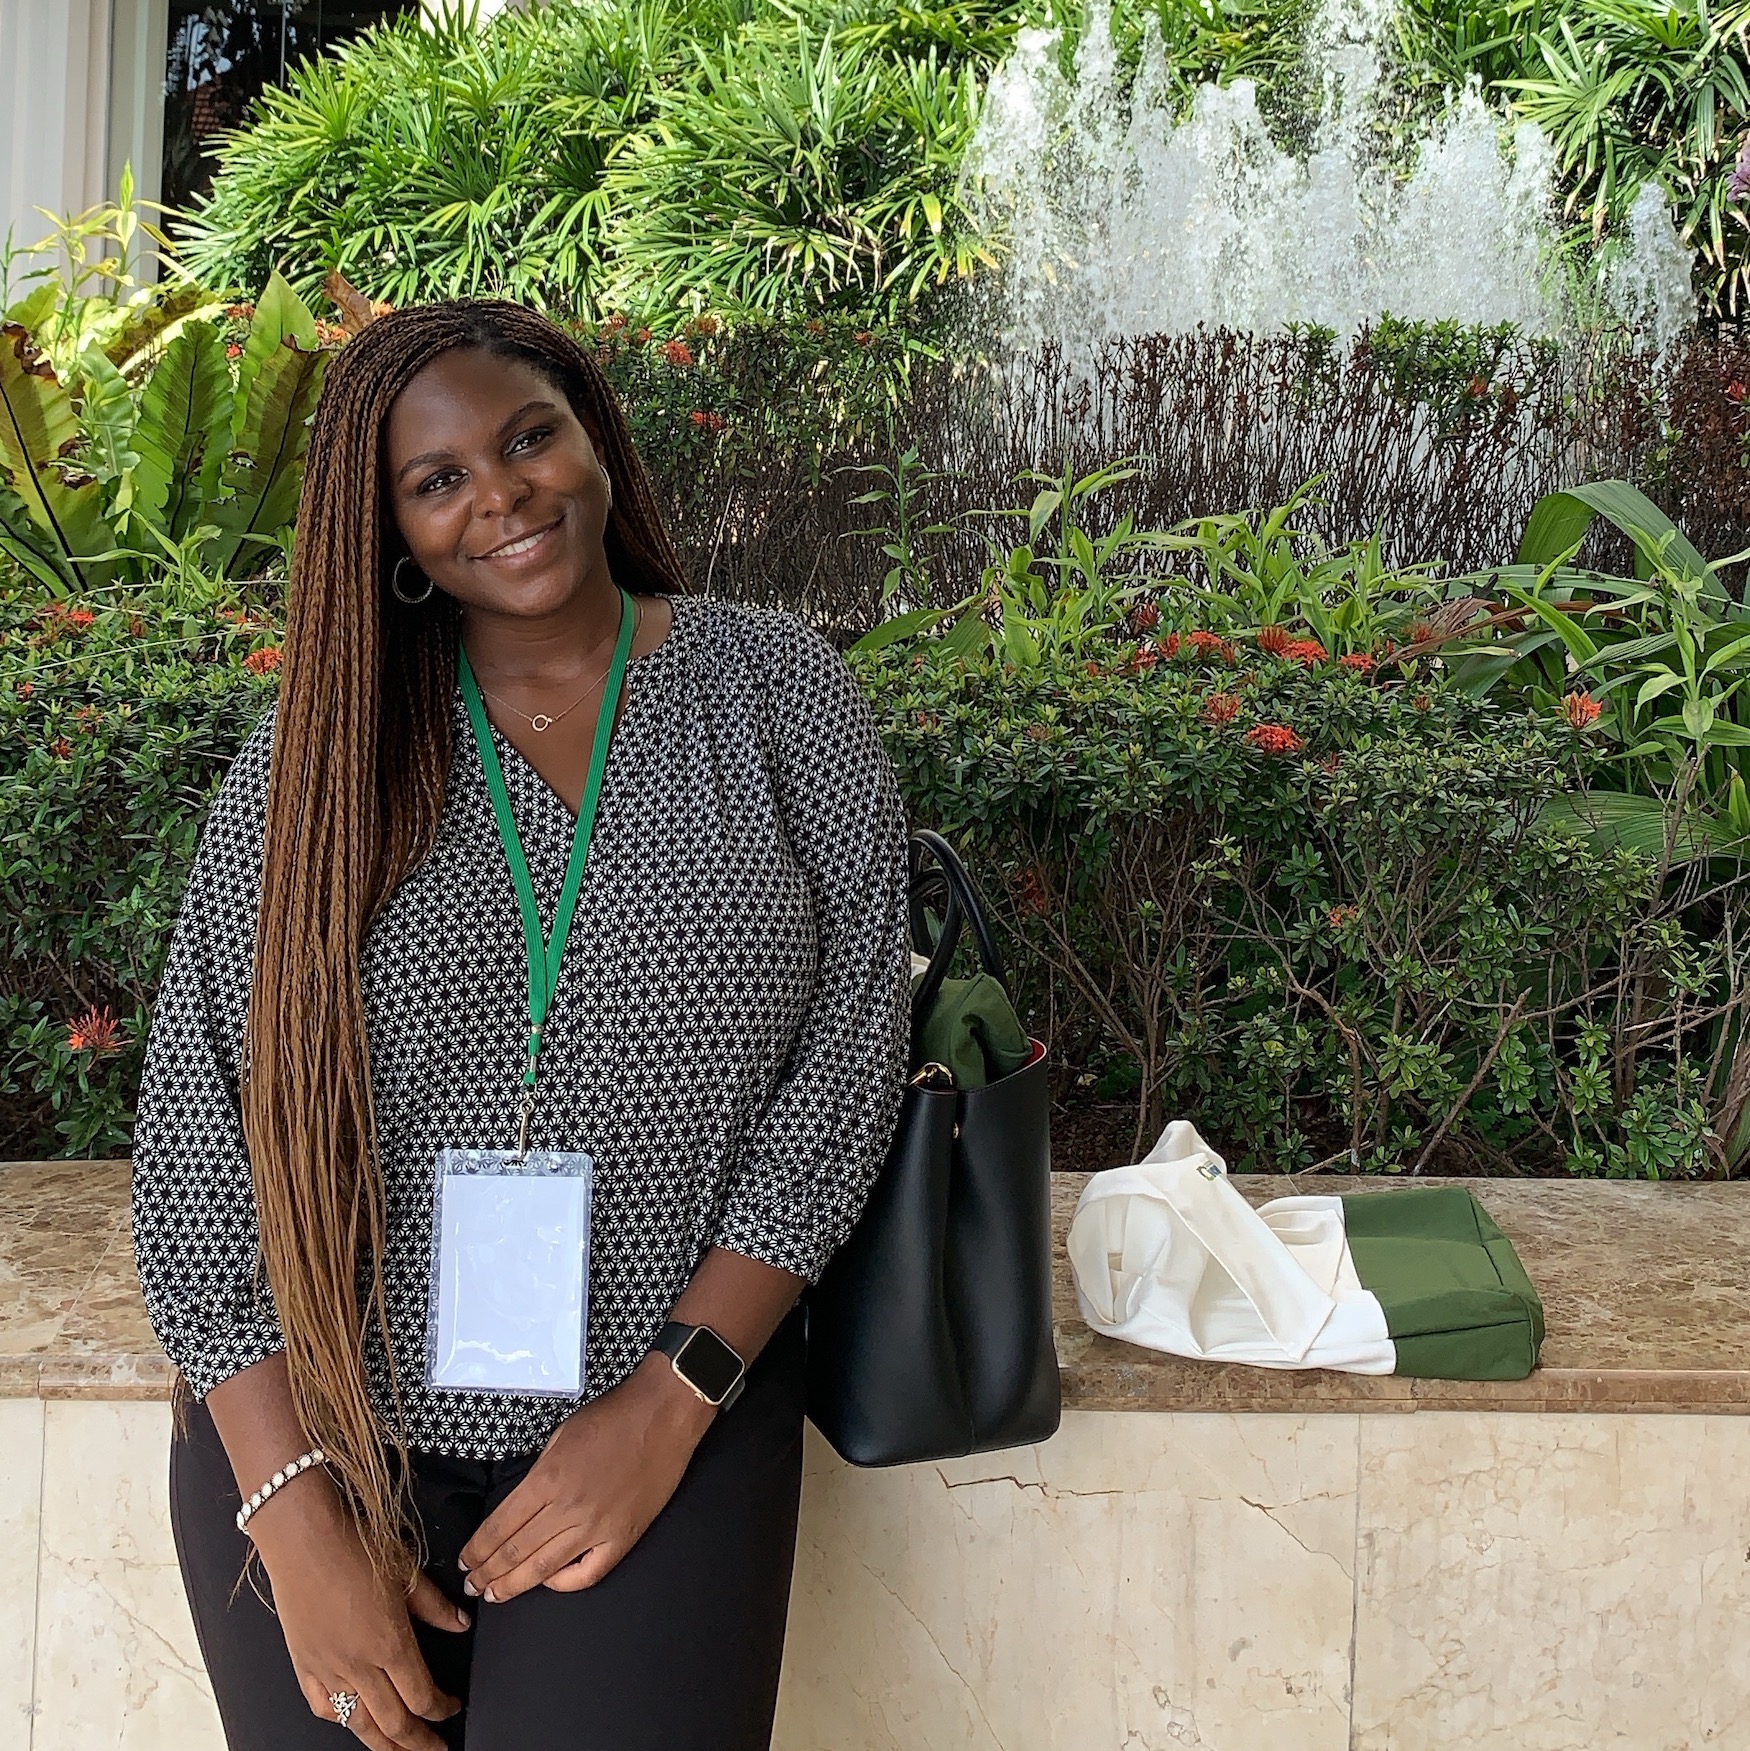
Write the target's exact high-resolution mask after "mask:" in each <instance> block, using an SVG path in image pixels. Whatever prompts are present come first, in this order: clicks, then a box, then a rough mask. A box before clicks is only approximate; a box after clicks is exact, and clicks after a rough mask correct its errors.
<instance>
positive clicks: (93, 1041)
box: [67, 1003, 121, 1052]
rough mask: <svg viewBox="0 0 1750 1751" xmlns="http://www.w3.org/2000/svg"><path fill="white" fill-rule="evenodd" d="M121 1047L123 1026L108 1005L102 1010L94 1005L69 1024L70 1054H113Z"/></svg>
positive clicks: (68, 1040) (68, 1041) (68, 1044)
mask: <svg viewBox="0 0 1750 1751" xmlns="http://www.w3.org/2000/svg"><path fill="white" fill-rule="evenodd" d="M120 1045H121V1025H120V1023H119V1022H118V1021H117V1020H116V1018H115V1016H114V1015H113V1014H112V1013H111V1012H110V1008H109V1005H108V1004H107V1003H106V1004H105V1005H104V1006H103V1008H102V1009H99V1008H98V1007H97V1006H96V1005H95V1004H93V1005H92V1006H91V1007H90V1008H89V1009H87V1010H86V1011H85V1013H84V1014H83V1015H81V1016H78V1017H76V1018H75V1019H74V1020H73V1021H70V1022H69V1023H68V1024H67V1049H68V1051H70V1052H113V1051H115V1050H116V1048H117V1047H118V1046H120Z"/></svg>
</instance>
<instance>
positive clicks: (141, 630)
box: [128, 614, 146, 638]
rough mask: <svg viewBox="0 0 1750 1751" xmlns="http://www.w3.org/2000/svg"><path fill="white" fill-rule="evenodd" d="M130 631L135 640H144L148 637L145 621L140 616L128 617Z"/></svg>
mask: <svg viewBox="0 0 1750 1751" xmlns="http://www.w3.org/2000/svg"><path fill="white" fill-rule="evenodd" d="M128 631H129V633H130V634H131V635H132V636H133V637H135V638H144V637H145V636H146V623H145V621H144V620H142V619H141V618H140V616H139V615H138V614H130V615H129V616H128Z"/></svg>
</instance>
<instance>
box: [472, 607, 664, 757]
mask: <svg viewBox="0 0 1750 1751" xmlns="http://www.w3.org/2000/svg"><path fill="white" fill-rule="evenodd" d="M643 621H644V604H643V603H642V602H641V601H640V600H639V599H638V598H637V597H636V596H634V597H633V598H632V638H633V641H634V642H636V641H637V638H638V629H639V627H640V626H641V625H642V624H643ZM615 630H616V631H618V628H616V629H615ZM607 642H608V641H607V639H606V638H599V639H597V640H596V642H595V643H594V644H593V645H591V646H590V649H589V654H590V655H591V656H592V657H593V656H594V655H595V653H596V652H597V651H599V650H600V649H601V648H602V646H603V645H605V644H606V643H607ZM612 667H613V665H612V664H611V663H610V664H609V665H608V668H612ZM607 678H608V669H603V670H602V672H601V673H600V674H599V675H597V676H596V678H595V679H594V680H593V681H592V682H590V684H589V685H588V686H587V687H586V688H585V689H584V690H583V692H581V693H580V694H579V695H578V696H577V697H576V698H575V699H574V700H572V702H571V703H570V704H569V705H568V706H566V708H565V710H564V711H562V712H559V713H558V714H557V715H555V714H553V713H549V712H545V711H538V712H536V713H535V715H534V716H533V717H530V716H529V714H528V713H527V712H526V711H522V710H519V709H518V707H516V706H514V705H512V704H511V702H510V701H509V700H508V699H505V698H504V697H503V696H502V695H500V694H497V693H494V692H492V691H491V690H490V689H489V688H486V687H481V688H480V691H481V692H482V693H484V694H485V695H486V697H487V698H488V699H495V700H497V701H498V703H499V704H500V705H502V706H503V707H504V708H505V710H506V711H514V712H516V714H517V716H518V717H520V718H521V719H522V720H523V721H524V722H525V723H526V724H528V725H529V726H530V728H531V729H533V730H534V731H535V732H536V733H537V734H539V733H540V732H542V731H544V730H550V729H551V728H552V727H553V726H554V724H556V723H558V721H559V719H560V718H562V717H566V716H569V715H570V713H572V712H574V711H576V710H577V708H578V707H579V706H580V705H582V704H583V702H584V701H585V700H586V699H587V698H589V696H590V695H591V694H592V693H593V692H595V690H596V689H597V688H598V687H599V686H601V684H602V683H603V682H604V681H605V680H607ZM475 684H476V685H477V686H478V685H479V678H478V677H476V678H475Z"/></svg>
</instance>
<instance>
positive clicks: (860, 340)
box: [851, 328, 875, 347]
mask: <svg viewBox="0 0 1750 1751" xmlns="http://www.w3.org/2000/svg"><path fill="white" fill-rule="evenodd" d="M874 338H875V337H874V335H872V334H871V333H870V332H869V331H868V329H866V328H859V329H858V330H857V332H856V333H855V334H854V335H852V336H851V339H852V340H854V341H855V342H856V343H857V345H858V346H860V347H866V346H868V344H869V343H870V342H871V341H872V340H874Z"/></svg>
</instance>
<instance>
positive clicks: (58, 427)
mask: <svg viewBox="0 0 1750 1751" xmlns="http://www.w3.org/2000/svg"><path fill="white" fill-rule="evenodd" d="M84 442H85V439H84V434H83V433H82V432H81V431H80V429H79V419H78V415H77V414H76V413H75V411H74V408H73V402H72V398H71V397H70V396H69V395H68V394H67V391H66V390H65V389H64V388H63V387H62V385H61V381H60V379H59V378H58V377H56V375H55V372H54V367H53V366H52V365H50V363H49V362H48V360H47V359H46V358H44V357H43V355H42V354H41V353H40V352H39V351H38V350H37V348H36V345H35V343H34V342H33V341H32V340H31V338H30V335H29V334H28V333H27V332H26V330H25V329H24V328H22V327H21V326H20V325H19V324H17V323H15V322H8V323H5V324H0V478H3V479H4V480H5V482H6V484H7V485H8V486H10V487H11V489H12V491H13V492H14V494H16V496H17V497H18V498H19V499H20V500H21V501H22V502H23V504H24V506H25V509H26V511H27V512H28V513H29V516H30V519H31V521H32V522H34V523H35V524H36V525H37V528H38V530H39V532H40V533H41V534H42V535H44V536H46V537H47V542H46V547H45V551H47V552H48V553H50V554H52V555H53V558H54V565H55V568H56V569H57V570H64V572H65V574H66V575H67V577H68V578H69V580H70V581H72V582H74V583H76V584H78V585H79V587H81V588H90V587H92V586H93V585H96V584H100V583H103V582H105V581H107V579H108V578H109V576H110V574H111V572H112V571H113V569H114V568H113V566H112V565H111V564H110V563H108V562H105V561H98V560H95V559H93V558H92V557H91V556H92V555H94V554H100V553H106V552H108V551H109V550H110V549H112V548H113V547H114V546H115V535H114V532H113V531H112V530H111V529H110V527H109V524H108V523H107V522H106V521H105V520H104V516H103V497H102V487H101V486H100V485H99V483H98V480H97V478H96V476H95V475H92V474H87V473H85V472H84V471H83V470H81V469H79V468H78V467H77V465H76V464H72V463H70V462H69V460H68V459H70V458H72V457H74V456H76V455H77V453H78V452H79V451H80V450H81V449H82V448H83V446H84ZM63 464H67V467H68V470H69V471H68V472H64V471H63ZM33 545H34V544H33Z"/></svg>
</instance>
